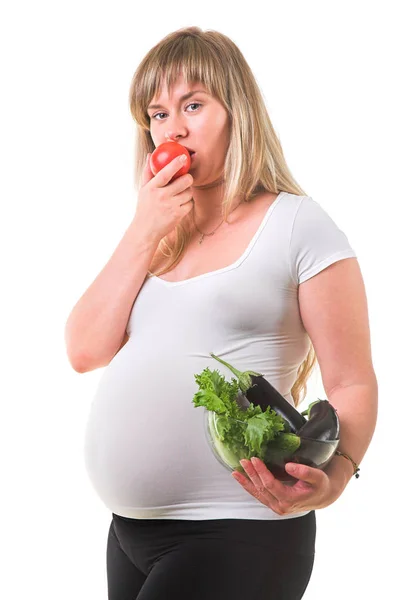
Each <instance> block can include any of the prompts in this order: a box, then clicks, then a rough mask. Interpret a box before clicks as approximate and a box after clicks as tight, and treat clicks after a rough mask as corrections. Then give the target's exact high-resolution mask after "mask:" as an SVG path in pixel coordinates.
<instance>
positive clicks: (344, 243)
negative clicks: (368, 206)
mask: <svg viewBox="0 0 400 600" xmlns="http://www.w3.org/2000/svg"><path fill="white" fill-rule="evenodd" d="M289 257H290V258H289V260H290V270H291V275H292V278H293V281H294V282H295V283H296V284H300V283H303V281H306V280H307V279H310V277H313V276H314V275H316V274H317V273H319V272H320V271H322V270H323V269H326V267H329V265H331V264H333V263H334V262H336V261H338V260H342V259H343V258H351V257H357V255H356V253H355V251H354V250H353V248H352V247H351V246H350V243H349V240H348V239H347V236H346V235H345V233H344V232H343V231H342V230H341V229H340V228H339V227H338V226H337V225H336V223H335V222H334V221H333V219H332V218H331V217H330V216H329V215H328V213H327V212H326V211H325V210H324V209H323V208H322V206H321V205H320V204H318V202H316V201H315V200H313V198H311V197H310V196H303V197H302V199H301V201H300V204H299V206H298V209H297V212H296V214H295V217H294V221H293V228H292V235H291V240H290V247H289Z"/></svg>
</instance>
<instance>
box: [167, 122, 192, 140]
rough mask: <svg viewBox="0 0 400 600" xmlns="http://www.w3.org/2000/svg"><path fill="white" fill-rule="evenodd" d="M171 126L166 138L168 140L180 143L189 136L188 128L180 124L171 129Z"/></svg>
mask: <svg viewBox="0 0 400 600" xmlns="http://www.w3.org/2000/svg"><path fill="white" fill-rule="evenodd" d="M169 125H170V128H169V129H168V130H167V131H166V132H165V137H166V139H167V140H171V141H173V142H178V141H179V140H180V139H181V138H184V137H185V136H186V135H187V129H186V127H184V126H183V125H180V124H179V123H178V122H177V123H176V125H175V124H174V126H173V127H171V123H170V124H169Z"/></svg>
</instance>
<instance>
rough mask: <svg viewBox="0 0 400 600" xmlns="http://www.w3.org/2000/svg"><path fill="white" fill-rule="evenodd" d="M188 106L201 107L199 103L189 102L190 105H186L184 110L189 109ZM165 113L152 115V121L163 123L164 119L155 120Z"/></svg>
mask: <svg viewBox="0 0 400 600" xmlns="http://www.w3.org/2000/svg"><path fill="white" fill-rule="evenodd" d="M189 106H202V105H201V104H200V103H199V102H191V103H190V104H188V105H187V106H186V108H189ZM190 112H194V111H190ZM165 114H166V113H162V112H159V113H156V114H155V115H153V116H152V117H151V118H152V119H154V120H155V121H164V119H156V117H158V116H160V115H165Z"/></svg>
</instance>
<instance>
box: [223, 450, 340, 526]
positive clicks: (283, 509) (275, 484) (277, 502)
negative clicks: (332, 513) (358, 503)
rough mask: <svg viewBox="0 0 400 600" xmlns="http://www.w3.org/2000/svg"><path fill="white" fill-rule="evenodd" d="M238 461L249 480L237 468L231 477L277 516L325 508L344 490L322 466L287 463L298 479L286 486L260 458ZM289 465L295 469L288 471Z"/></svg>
mask: <svg viewBox="0 0 400 600" xmlns="http://www.w3.org/2000/svg"><path fill="white" fill-rule="evenodd" d="M240 464H241V465H242V467H243V469H244V470H245V472H246V473H247V475H248V477H249V479H247V477H246V476H245V475H243V474H242V473H239V471H234V472H233V473H232V476H233V477H234V478H235V479H236V481H238V482H239V483H240V484H241V486H242V487H243V488H244V489H245V490H246V491H247V492H248V493H249V494H251V495H252V496H254V498H256V499H257V500H259V502H261V503H262V504H265V506H268V507H269V508H271V509H272V510H273V511H274V512H276V513H277V514H278V515H289V514H291V513H298V512H303V511H306V510H315V509H317V508H325V507H326V506H329V505H330V504H332V503H333V502H335V500H337V499H338V498H339V496H340V495H341V493H342V492H343V489H338V487H337V484H336V485H335V484H334V483H333V482H332V481H331V480H330V479H329V477H328V475H327V474H326V473H325V472H324V471H323V470H322V469H314V468H313V467H309V466H307V465H302V464H297V463H287V464H286V470H287V472H288V473H289V474H290V475H292V476H293V477H295V478H296V479H298V480H299V481H297V482H296V483H295V484H294V485H290V486H289V485H285V484H284V483H283V482H282V481H279V480H278V479H276V478H275V477H274V476H273V474H272V473H271V471H270V470H269V469H267V467H266V466H265V464H264V463H263V462H262V460H260V459H259V458H255V457H254V458H252V459H251V460H246V459H243V460H241V461H240ZM290 466H293V467H295V468H296V471H290ZM288 467H289V468H288Z"/></svg>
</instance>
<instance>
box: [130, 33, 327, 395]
mask: <svg viewBox="0 0 400 600" xmlns="http://www.w3.org/2000/svg"><path fill="white" fill-rule="evenodd" d="M180 76H183V79H184V81H185V83H194V82H196V83H197V82H199V83H201V84H203V85H204V87H205V88H206V90H207V91H208V92H209V93H210V94H212V95H213V96H214V97H215V98H217V99H218V100H219V102H220V103H221V104H222V105H223V106H224V107H225V109H226V111H227V113H228V115H229V124H230V144H229V147H228V150H227V153H226V157H225V165H224V182H225V190H224V191H225V195H224V200H223V202H222V214H223V216H224V220H225V221H226V219H227V217H228V216H229V214H230V212H231V210H232V209H233V207H234V205H235V199H237V198H241V201H244V202H251V200H252V199H253V198H255V197H256V196H258V195H259V194H261V193H264V192H272V193H275V194H279V192H281V191H284V192H288V193H290V194H296V195H301V196H304V195H306V193H305V192H304V190H303V189H302V188H301V187H300V186H299V184H298V183H297V182H296V181H295V179H294V177H293V175H292V174H291V172H290V170H289V168H288V166H287V164H286V160H285V158H284V156H283V151H282V147H281V144H280V141H279V139H278V136H277V134H276V133H275V131H274V128H273V126H272V123H271V120H270V118H269V115H268V112H267V109H266V106H265V103H264V100H263V97H262V94H261V91H260V89H259V87H258V85H257V82H256V80H255V77H254V75H253V73H252V71H251V69H250V67H249V65H248V64H247V62H246V60H245V58H244V56H243V54H242V53H241V51H240V50H239V48H238V47H237V46H236V45H235V44H234V42H233V41H232V40H231V39H229V38H228V37H227V36H225V35H223V34H222V33H219V32H218V31H214V30H208V31H202V30H201V29H200V28H199V27H187V28H183V29H178V30H177V31H175V32H173V33H170V34H169V35H167V36H166V37H165V38H163V39H162V40H161V41H160V42H159V43H158V44H157V45H156V46H154V47H153V48H152V49H151V50H150V51H149V52H148V53H147V54H146V56H145V57H144V58H143V60H142V62H141V63H140V64H139V66H138V68H137V70H136V72H135V74H134V76H133V79H132V82H131V86H130V90H129V108H130V111H131V114H132V117H133V119H134V121H135V122H136V124H137V129H136V149H135V150H136V151H135V155H136V158H135V161H136V163H135V179H134V183H135V188H136V190H137V191H138V190H139V187H140V180H141V174H142V172H143V169H144V166H145V161H146V156H147V154H148V153H149V152H153V150H154V149H155V145H154V143H153V140H152V138H151V134H150V117H149V116H148V114H147V107H148V105H149V103H150V102H151V100H152V98H153V97H154V95H155V94H156V95H157V96H158V95H159V93H160V92H161V89H162V86H163V84H164V82H165V84H166V86H167V89H168V91H170V90H171V88H172V87H173V85H174V84H175V82H176V81H177V79H178V78H179V77H180ZM249 156H250V157H251V160H249V159H248V157H249ZM192 213H193V211H190V213H189V214H188V215H186V216H185V217H184V218H183V219H182V220H181V221H180V223H179V224H178V225H177V226H176V227H175V229H174V236H173V241H169V239H168V236H165V237H164V238H162V239H161V240H160V243H159V245H158V248H157V252H155V254H154V257H153V260H152V262H151V264H150V267H149V270H148V273H147V276H146V278H147V277H151V276H153V275H156V276H159V275H162V274H164V273H167V272H168V271H170V270H171V269H173V268H174V267H175V266H176V265H177V264H178V263H179V262H180V260H181V259H182V257H183V254H184V251H185V248H186V247H187V244H188V241H189V239H190V231H191V226H192V219H193V216H192ZM160 253H161V254H162V255H163V256H165V257H166V258H167V262H166V264H165V266H164V267H162V268H159V269H158V270H157V268H156V270H155V271H154V272H153V269H154V268H155V267H156V265H157V255H158V256H159V254H160ZM316 363H317V357H316V354H315V350H314V348H313V346H312V344H311V340H310V349H309V352H308V354H307V356H306V358H305V360H304V361H303V362H302V363H301V365H300V367H299V369H298V371H297V379H296V381H295V383H294V385H293V387H292V389H291V394H292V397H293V400H294V404H295V406H298V404H299V403H300V402H302V400H303V399H304V397H305V396H306V394H307V379H308V378H309V377H310V375H311V373H312V370H313V368H314V366H315V365H316ZM301 392H303V395H302V397H300V395H301Z"/></svg>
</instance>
